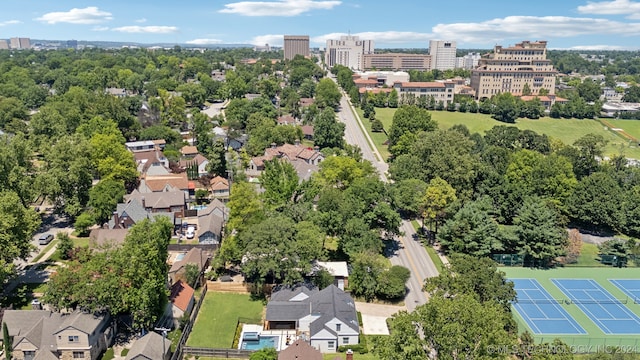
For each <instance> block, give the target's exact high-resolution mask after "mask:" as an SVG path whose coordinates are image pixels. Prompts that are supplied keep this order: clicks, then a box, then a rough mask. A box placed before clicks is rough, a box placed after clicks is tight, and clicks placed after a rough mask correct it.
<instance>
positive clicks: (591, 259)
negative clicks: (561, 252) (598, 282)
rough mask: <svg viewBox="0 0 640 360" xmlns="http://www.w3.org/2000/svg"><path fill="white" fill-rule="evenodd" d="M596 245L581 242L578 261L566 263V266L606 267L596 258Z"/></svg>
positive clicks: (597, 251)
mask: <svg viewBox="0 0 640 360" xmlns="http://www.w3.org/2000/svg"><path fill="white" fill-rule="evenodd" d="M598 253H599V250H598V245H596V244H589V243H582V247H581V248H580V256H579V257H578V262H577V263H575V264H567V265H565V266H568V267H576V266H581V267H586V266H588V267H607V265H604V264H602V263H601V262H600V260H598Z"/></svg>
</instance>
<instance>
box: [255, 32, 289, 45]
mask: <svg viewBox="0 0 640 360" xmlns="http://www.w3.org/2000/svg"><path fill="white" fill-rule="evenodd" d="M249 43H250V44H251V45H260V46H262V45H264V44H269V45H272V46H273V45H275V46H282V44H283V43H284V35H277V34H267V35H259V36H255V37H254V38H253V39H251V40H249Z"/></svg>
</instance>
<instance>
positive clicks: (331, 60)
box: [324, 35, 373, 70]
mask: <svg viewBox="0 0 640 360" xmlns="http://www.w3.org/2000/svg"><path fill="white" fill-rule="evenodd" d="M365 54H373V40H360V38H359V37H357V36H351V35H348V36H341V37H340V40H327V47H326V49H325V54H324V62H325V64H326V65H327V66H328V67H333V66H334V65H342V66H346V67H348V68H350V69H353V70H362V69H363V68H364V61H363V55H365Z"/></svg>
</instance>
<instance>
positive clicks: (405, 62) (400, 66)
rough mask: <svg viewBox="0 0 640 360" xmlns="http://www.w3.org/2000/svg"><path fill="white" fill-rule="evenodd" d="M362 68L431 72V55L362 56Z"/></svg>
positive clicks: (388, 54)
mask: <svg viewBox="0 0 640 360" xmlns="http://www.w3.org/2000/svg"><path fill="white" fill-rule="evenodd" d="M362 68H363V69H365V70H372V69H376V70H394V71H396V70H402V71H407V70H419V71H428V70H431V55H426V54H403V53H386V54H364V55H362Z"/></svg>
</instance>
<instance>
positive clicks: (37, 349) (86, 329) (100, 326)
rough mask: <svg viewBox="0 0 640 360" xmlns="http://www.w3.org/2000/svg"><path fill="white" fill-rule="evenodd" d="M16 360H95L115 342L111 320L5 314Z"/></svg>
mask: <svg viewBox="0 0 640 360" xmlns="http://www.w3.org/2000/svg"><path fill="white" fill-rule="evenodd" d="M2 322H3V323H4V324H7V329H8V330H9V337H11V339H12V341H13V358H14V359H17V360H35V359H38V360H39V359H43V360H47V359H51V360H53V359H63V360H66V359H90V360H95V359H97V358H98V356H99V355H100V354H101V353H102V352H103V351H104V350H105V349H106V348H107V347H108V346H109V345H111V342H112V340H113V335H114V334H113V331H112V328H111V326H110V318H109V317H108V316H107V315H95V314H90V313H83V312H80V311H76V312H73V313H68V314H62V313H57V312H51V311H46V310H5V312H4V317H3V319H2Z"/></svg>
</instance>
